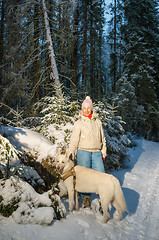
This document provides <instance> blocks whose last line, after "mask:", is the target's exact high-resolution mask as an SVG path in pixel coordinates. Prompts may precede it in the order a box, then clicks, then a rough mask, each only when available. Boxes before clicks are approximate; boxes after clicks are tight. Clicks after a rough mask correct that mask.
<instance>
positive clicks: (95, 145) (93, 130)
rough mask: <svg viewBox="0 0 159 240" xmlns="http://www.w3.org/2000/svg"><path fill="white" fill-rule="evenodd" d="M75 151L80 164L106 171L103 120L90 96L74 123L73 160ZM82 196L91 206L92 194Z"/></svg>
mask: <svg viewBox="0 0 159 240" xmlns="http://www.w3.org/2000/svg"><path fill="white" fill-rule="evenodd" d="M76 150H77V153H76ZM75 153H76V154H77V155H76V159H77V164H78V165H80V166H84V167H87V168H92V169H94V170H96V171H99V172H105V171H104V165H103V159H105V157H106V140H105V137H104V131H103V127H102V122H101V121H100V120H99V119H98V117H97V115H96V114H95V112H94V111H93V104H92V100H91V99H90V97H88V96H87V97H86V99H85V100H84V101H83V103H82V111H81V113H80V116H79V119H78V120H77V121H76V122H75V124H74V127H73V131H72V135H71V139H70V144H69V155H70V156H71V158H72V160H74V158H75ZM92 181H93V179H92ZM81 197H82V198H83V205H84V207H89V206H90V194H84V193H82V194H81Z"/></svg>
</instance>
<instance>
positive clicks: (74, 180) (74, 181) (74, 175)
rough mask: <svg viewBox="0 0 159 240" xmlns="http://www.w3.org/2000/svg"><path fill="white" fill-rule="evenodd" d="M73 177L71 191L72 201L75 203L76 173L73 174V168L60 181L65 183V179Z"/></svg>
mask: <svg viewBox="0 0 159 240" xmlns="http://www.w3.org/2000/svg"><path fill="white" fill-rule="evenodd" d="M71 176H73V190H74V200H75V202H76V201H77V197H76V194H77V191H76V189H75V188H76V172H75V168H74V167H72V168H71V169H70V170H69V171H68V172H67V173H66V174H65V175H64V176H63V177H62V180H63V181H65V180H66V179H67V178H69V177H71Z"/></svg>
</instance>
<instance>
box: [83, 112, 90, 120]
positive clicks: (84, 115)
mask: <svg viewBox="0 0 159 240" xmlns="http://www.w3.org/2000/svg"><path fill="white" fill-rule="evenodd" d="M83 116H84V117H88V118H89V119H91V118H92V113H91V114H90V115H89V116H86V115H84V114H83Z"/></svg>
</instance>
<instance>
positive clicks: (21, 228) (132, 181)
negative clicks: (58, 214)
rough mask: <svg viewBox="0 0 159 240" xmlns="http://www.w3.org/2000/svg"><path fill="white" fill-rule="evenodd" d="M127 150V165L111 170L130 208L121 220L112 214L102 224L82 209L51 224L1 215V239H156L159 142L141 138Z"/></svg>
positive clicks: (158, 227)
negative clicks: (28, 222)
mask: <svg viewBox="0 0 159 240" xmlns="http://www.w3.org/2000/svg"><path fill="white" fill-rule="evenodd" d="M129 153H130V155H131V161H130V163H128V166H127V168H125V169H121V170H119V171H118V172H113V173H112V174H113V175H115V176H116V177H117V178H118V179H119V180H120V183H121V185H122V188H123V192H124V195H125V199H126V202H127V208H128V211H129V214H127V213H125V214H124V216H123V219H122V221H121V222H118V221H117V220H116V219H113V218H111V219H110V220H109V221H108V223H107V224H102V223H101V219H102V216H101V215H100V214H99V213H97V212H95V211H93V210H85V209H80V211H79V212H75V211H74V212H73V213H68V214H67V216H66V219H63V220H61V221H55V222H54V223H53V225H51V226H39V225H18V224H16V223H15V222H14V221H13V220H12V218H11V217H10V218H9V219H5V218H2V217H0V240H28V239H30V240H37V239H38V240H44V239H47V240H51V239H53V240H63V239H65V240H74V239H76V240H95V239H97V240H99V239H100V240H142V239H144V240H149V239H151V240H158V239H159V187H158V186H159V143H153V142H148V141H145V140H140V141H139V145H138V147H137V148H136V149H130V152H129ZM65 204H66V206H67V205H68V203H67V201H66V203H65ZM111 213H113V210H112V211H111Z"/></svg>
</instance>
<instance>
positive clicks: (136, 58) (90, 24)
mask: <svg viewBox="0 0 159 240" xmlns="http://www.w3.org/2000/svg"><path fill="white" fill-rule="evenodd" d="M44 4H45V7H46V8H45V9H44ZM46 12H47V17H48V18H47V20H48V25H46V18H45V13H46ZM107 13H109V14H110V18H109V19H107V18H106V16H107V15H106V14H107ZM158 17H159V15H158V1H157V0H140V1H138V0H113V1H112V3H111V4H107V1H103V0H76V1H75V0H74V1H73V0H45V1H44V0H36V1H34V0H0V119H1V122H2V123H6V122H7V121H8V122H10V123H11V122H14V118H15V117H16V118H17V119H18V118H23V119H25V118H28V117H35V115H36V114H37V112H36V113H35V106H36V108H37V104H38V103H39V107H40V102H41V101H40V100H41V99H43V98H45V97H53V96H56V97H57V98H59V99H60V98H64V97H69V101H70V102H71V101H74V100H79V101H82V100H83V98H85V96H87V95H89V96H91V98H92V100H93V101H94V102H95V103H99V102H102V103H103V104H108V103H109V104H110V105H112V106H114V109H116V111H117V114H118V115H120V116H121V117H122V119H123V120H124V121H125V122H126V125H124V126H125V130H126V131H130V132H132V133H137V134H139V135H141V136H144V137H146V138H147V139H149V140H155V141H158V140H159V111H158V110H159V108H158V100H159V78H158V76H159V55H158V47H159V34H158V32H159V28H158V26H159V25H158ZM47 28H48V29H49V30H50V34H51V35H50V36H51V40H52V46H50V42H48V36H47ZM50 47H51V48H52V49H53V50H54V54H55V56H52V57H54V58H55V60H56V65H57V70H58V83H59V85H57V81H55V80H56V79H55V76H54V77H52V73H53V72H54V67H55V66H54V65H53V63H52V61H51V55H52V54H53V52H51V50H50ZM57 88H60V91H57ZM36 116H37V115H36ZM17 119H16V121H17Z"/></svg>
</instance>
